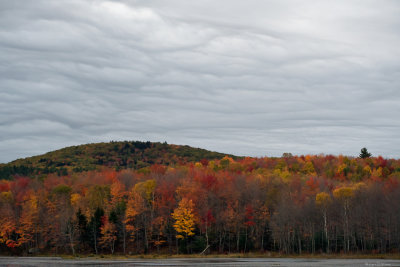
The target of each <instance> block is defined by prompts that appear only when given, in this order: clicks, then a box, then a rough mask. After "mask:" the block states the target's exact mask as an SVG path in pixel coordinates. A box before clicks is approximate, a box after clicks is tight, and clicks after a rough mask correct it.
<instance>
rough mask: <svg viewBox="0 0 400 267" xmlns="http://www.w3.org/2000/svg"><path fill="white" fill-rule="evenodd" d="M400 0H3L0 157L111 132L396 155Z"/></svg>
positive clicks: (255, 150) (272, 149)
mask: <svg viewBox="0 0 400 267" xmlns="http://www.w3.org/2000/svg"><path fill="white" fill-rule="evenodd" d="M398 14H400V3H399V2H398V1H396V0H392V1H390V0H388V1H385V2H382V1H378V0H362V1H361V0H339V1H331V2H329V3H328V2H327V1H302V0H295V1H293V0H280V1H264V0H249V1H231V0H220V1H217V2H216V1H209V0H202V1H185V0H171V1H163V0H137V1H134V0H132V1H129V0H126V1H100V0H91V1H81V0H68V1H61V0H60V1H44V0H35V1H33V0H28V1H18V0H17V1H2V2H0V151H1V153H0V162H8V161H11V160H13V159H16V158H19V157H26V156H31V155H36V154H40V153H44V152H47V151H49V150H54V149H57V148H62V147H64V146H69V145H77V144H82V143H91V142H99V141H110V140H150V141H167V142H168V143H176V144H188V145H192V146H197V147H202V148H207V149H211V150H216V151H220V152H227V153H233V154H237V155H249V156H264V155H268V156H280V155H281V154H282V153H283V152H292V153H294V154H308V153H312V154H318V153H325V154H347V155H357V153H358V152H359V150H360V148H361V147H364V146H366V147H368V148H369V150H370V151H371V152H372V153H373V154H374V155H378V154H381V155H383V156H385V157H400V149H399V147H400V140H399V138H398V133H399V132H400V120H399V115H400V50H399V49H398V47H400V30H399V29H400V17H399V16H398Z"/></svg>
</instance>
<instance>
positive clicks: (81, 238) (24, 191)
mask: <svg viewBox="0 0 400 267" xmlns="http://www.w3.org/2000/svg"><path fill="white" fill-rule="evenodd" d="M93 146H95V145H93ZM123 146H124V145H122V144H120V143H118V149H120V148H121V147H123ZM150 146H152V144H150ZM157 146H164V151H166V153H169V154H168V156H165V155H162V153H160V154H158V156H157V157H156V158H153V159H152V161H153V163H148V162H147V164H146V166H143V167H139V166H136V165H132V166H130V167H126V168H120V166H119V165H115V164H114V165H110V166H106V165H104V164H103V165H102V168H97V167H96V168H94V169H93V170H86V171H82V170H79V172H78V171H76V172H74V171H73V168H71V169H68V170H67V173H57V172H53V173H41V172H37V171H33V172H31V173H30V175H28V176H29V177H27V175H21V174H13V175H11V176H6V177H4V178H5V179H3V180H0V225H1V227H0V252H1V253H2V254H20V255H27V254H36V253H67V254H87V253H96V254H100V253H107V254H111V253H118V254H142V253H163V254H173V253H202V252H203V253H236V252H240V253H241V252H251V251H252V252H255V251H257V252H267V251H276V252H280V253H291V254H292V253H299V254H302V253H398V252H399V251H400V185H399V182H400V160H396V159H384V158H382V157H370V155H369V154H366V155H364V156H362V157H359V158H354V157H346V156H331V155H306V156H292V155H291V154H284V155H283V156H282V157H281V158H269V157H264V158H240V157H237V158H236V157H235V158H234V157H231V156H226V155H225V156H223V157H220V156H221V155H222V154H209V153H212V152H204V151H203V150H202V151H201V152H202V153H200V154H198V155H196V156H193V155H189V154H190V152H188V154H186V155H185V156H184V157H180V158H178V157H177V156H176V157H175V160H170V159H166V157H169V156H170V155H172V154H171V153H172V152H171V151H172V149H174V147H173V146H171V148H168V147H167V146H169V145H165V144H157ZM175 149H176V147H175ZM186 149H187V150H188V151H190V149H188V148H186ZM93 150H95V148H94V147H93ZM131 151H132V150H131ZM133 151H134V153H131V155H133V156H132V157H135V155H137V153H136V150H133ZM157 151H160V150H157ZM194 151H197V150H194ZM60 155H61V154H60ZM207 155H214V157H210V158H207ZM200 156H204V157H202V158H199V157H200ZM88 157H89V156H88ZM90 157H91V156H90ZM126 157H127V158H126V162H127V164H129V163H128V162H134V160H132V159H131V158H130V156H129V155H127V156H126ZM196 157H197V158H196ZM41 158H45V157H43V156H38V158H35V160H36V161H33V160H32V158H31V159H30V161H31V162H32V163H37V162H40V161H41ZM81 158H83V157H81ZM53 159H54V157H53ZM161 159H162V160H161ZM193 159H195V160H193ZM46 160H47V159H46ZM57 160H58V161H60V162H70V160H71V159H70V158H64V159H63V158H62V157H59V158H58V159H57ZM53 161H54V160H53ZM109 162H115V161H114V160H112V161H109ZM142 162H145V161H142ZM166 162H167V163H166ZM41 163H44V160H43V162H41ZM13 164H15V163H13ZM73 164H75V163H73ZM73 164H72V163H70V165H73ZM15 166H18V165H15ZM67 166H69V165H67ZM3 167H4V166H3ZM32 168H33V169H34V168H37V169H39V168H42V167H40V166H39V165H37V164H32Z"/></svg>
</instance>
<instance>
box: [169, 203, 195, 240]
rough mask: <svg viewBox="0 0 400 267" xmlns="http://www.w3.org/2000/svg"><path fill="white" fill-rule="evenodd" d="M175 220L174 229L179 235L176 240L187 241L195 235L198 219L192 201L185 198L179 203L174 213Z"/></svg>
mask: <svg viewBox="0 0 400 267" xmlns="http://www.w3.org/2000/svg"><path fill="white" fill-rule="evenodd" d="M172 218H174V220H175V223H174V228H175V230H176V232H177V233H178V234H177V235H176V238H178V239H185V238H187V237H189V236H192V235H194V232H193V231H194V229H195V227H194V226H195V223H196V218H195V214H194V204H193V202H192V200H191V199H187V198H183V199H182V200H181V201H180V202H179V206H178V208H176V209H175V210H174V212H173V213H172Z"/></svg>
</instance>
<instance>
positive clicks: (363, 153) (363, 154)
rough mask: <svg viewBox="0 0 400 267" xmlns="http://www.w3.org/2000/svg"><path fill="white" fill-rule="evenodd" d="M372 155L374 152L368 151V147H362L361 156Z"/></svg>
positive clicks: (363, 157)
mask: <svg viewBox="0 0 400 267" xmlns="http://www.w3.org/2000/svg"><path fill="white" fill-rule="evenodd" d="M371 156H372V154H371V153H369V152H368V150H367V148H366V147H363V148H362V149H361V153H360V158H362V159H365V158H369V157H371Z"/></svg>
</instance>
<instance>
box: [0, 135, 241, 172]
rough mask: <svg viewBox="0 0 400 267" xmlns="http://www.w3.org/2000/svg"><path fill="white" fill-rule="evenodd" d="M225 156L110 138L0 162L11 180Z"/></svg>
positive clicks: (194, 149)
mask: <svg viewBox="0 0 400 267" xmlns="http://www.w3.org/2000/svg"><path fill="white" fill-rule="evenodd" d="M224 156H227V155H226V154H222V153H218V152H212V151H208V150H205V149H200V148H193V147H190V146H179V145H170V144H167V143H166V142H164V143H154V142H149V141H147V142H141V141H124V142H115V141H112V142H109V143H95V144H86V145H80V146H71V147H66V148H63V149H60V150H56V151H52V152H49V153H46V154H44V155H40V156H34V157H30V158H25V159H18V160H15V161H12V162H10V163H8V164H0V179H12V177H14V176H27V177H41V178H44V177H46V176H47V175H48V174H52V173H54V174H57V175H58V176H66V175H72V174H74V173H77V172H86V171H92V170H101V169H102V168H103V167H106V168H112V169H115V170H117V171H118V170H122V169H141V168H144V167H148V166H151V165H153V164H162V165H176V164H182V163H187V162H196V161H199V160H201V159H203V158H206V159H209V160H213V159H222V158H223V157H224ZM228 156H230V157H234V156H232V155H228ZM234 158H235V157H234Z"/></svg>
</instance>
